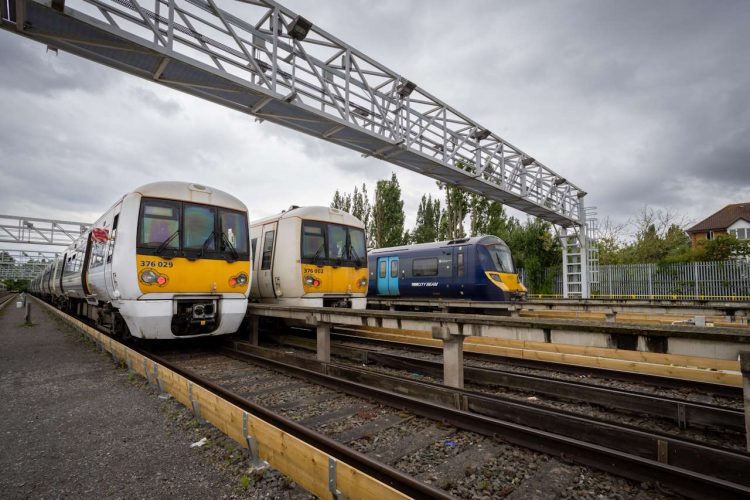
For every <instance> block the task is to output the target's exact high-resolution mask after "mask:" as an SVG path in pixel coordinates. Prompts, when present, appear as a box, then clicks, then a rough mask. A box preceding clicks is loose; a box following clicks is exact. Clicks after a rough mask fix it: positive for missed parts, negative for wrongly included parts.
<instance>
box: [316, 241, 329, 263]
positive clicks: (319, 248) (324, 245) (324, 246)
mask: <svg viewBox="0 0 750 500" xmlns="http://www.w3.org/2000/svg"><path fill="white" fill-rule="evenodd" d="M325 248H326V244H325V243H321V244H320V246H319V247H318V251H317V252H315V255H313V263H314V264H316V263H317V261H318V255H320V251H321V250H325ZM316 265H317V266H319V267H323V264H316Z"/></svg>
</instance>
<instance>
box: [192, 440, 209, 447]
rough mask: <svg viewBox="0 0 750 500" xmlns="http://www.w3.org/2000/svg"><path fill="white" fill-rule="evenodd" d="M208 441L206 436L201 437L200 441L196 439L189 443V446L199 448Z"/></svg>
mask: <svg viewBox="0 0 750 500" xmlns="http://www.w3.org/2000/svg"><path fill="white" fill-rule="evenodd" d="M206 443H208V438H203V439H201V440H200V441H196V442H195V443H193V444H191V445H190V447H191V448H200V447H201V446H203V445H204V444H206Z"/></svg>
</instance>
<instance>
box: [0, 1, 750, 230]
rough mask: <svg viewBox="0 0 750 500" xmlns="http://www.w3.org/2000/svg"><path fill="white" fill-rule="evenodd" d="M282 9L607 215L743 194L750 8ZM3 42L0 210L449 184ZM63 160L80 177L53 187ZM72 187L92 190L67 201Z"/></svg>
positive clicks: (704, 205) (453, 5)
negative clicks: (203, 187) (205, 193)
mask: <svg viewBox="0 0 750 500" xmlns="http://www.w3.org/2000/svg"><path fill="white" fill-rule="evenodd" d="M284 4H285V5H287V6H288V7H290V8H291V9H292V10H295V11H297V12H299V13H301V14H303V15H304V16H305V17H307V18H308V19H310V20H311V21H313V22H314V23H315V24H316V25H319V26H322V27H323V28H324V29H326V30H328V31H329V32H331V33H332V34H333V35H335V36H337V37H339V38H341V39H343V40H345V41H347V42H349V43H351V44H352V45H353V46H355V47H356V48H358V49H361V50H362V51H363V52H365V53H366V54H368V55H370V56H372V57H373V58H374V59H376V60H378V61H380V62H382V63H383V64H385V65H386V66H388V67H390V68H391V69H393V70H395V71H397V72H399V73H401V74H403V75H405V76H406V77H408V78H410V79H412V80H414V81H415V82H417V83H418V84H419V85H421V86H423V87H424V88H425V89H427V90H428V91H430V92H431V93H433V94H434V95H436V96H438V97H439V98H441V99H443V100H444V101H446V102H447V103H448V104H450V105H451V106H453V107H455V108H457V109H458V110H460V111H462V112H464V113H465V114H467V115H468V116H470V117H472V118H474V119H475V120H477V121H478V122H480V123H482V124H483V125H485V126H488V127H489V128H490V129H492V130H493V131H495V132H497V133H499V134H500V135H502V136H503V137H505V138H506V139H507V140H509V141H510V142H512V143H513V144H515V145H517V146H518V147H520V148H521V149H523V150H525V151H527V152H529V153H530V154H532V155H533V156H535V157H537V158H538V159H540V160H541V161H543V162H544V163H545V164H546V165H548V166H549V167H551V168H552V169H553V170H555V171H557V172H558V173H560V174H561V175H563V176H565V177H566V178H568V179H570V180H571V181H572V182H575V183H576V184H578V185H580V186H581V187H582V188H583V189H585V190H587V191H588V192H589V193H590V194H589V196H588V197H587V198H588V199H587V203H588V204H590V205H597V206H598V207H599V214H600V216H602V217H604V216H607V215H610V216H613V217H614V218H618V217H621V218H627V217H628V216H629V215H631V214H633V213H635V212H637V211H638V209H639V208H640V207H642V206H643V205H644V204H650V205H653V206H657V207H664V208H673V209H676V210H679V211H682V212H685V213H689V214H692V217H693V218H695V217H698V216H700V215H703V214H704V212H702V211H704V210H715V209H716V208H717V207H716V205H717V204H718V205H723V204H724V203H730V202H733V201H738V199H737V198H750V196H749V195H748V193H747V188H745V186H747V185H748V184H747V181H746V179H747V173H746V172H747V170H748V165H750V147H748V146H747V144H748V141H747V139H746V138H747V137H748V134H749V133H750V125H749V124H750V101H748V99H747V89H748V88H750V49H748V47H750V32H748V30H747V26H748V24H749V21H750V4H748V3H747V2H741V1H728V0H726V1H722V2H719V3H715V2H698V1H692V2H690V1H662V2H658V3H654V2H646V1H636V2H596V1H575V2H564V3H563V2H548V1H530V2H522V3H518V2H513V3H511V2H496V1H477V2H449V1H432V0H430V1H427V0H422V1H413V2H405V1H392V2H386V1H384V2H375V3H373V2H367V1H365V0H357V1H344V0H340V1H338V2H335V1H332V2H330V3H326V4H321V5H319V6H317V8H314V7H313V6H312V5H311V4H310V3H309V2H304V1H301V0H286V1H284ZM232 5H233V9H234V8H236V9H237V11H238V12H239V11H240V10H241V9H240V7H241V6H234V4H232ZM0 43H2V49H0V67H2V68H13V71H2V72H0V88H2V89H3V90H4V96H5V98H6V100H12V101H13V102H12V103H10V105H9V106H6V109H5V110H4V111H5V112H4V114H2V115H0V133H1V134H2V138H0V154H1V155H2V159H1V160H0V161H2V169H3V172H4V173H5V172H6V171H8V170H10V169H21V170H23V172H21V173H20V174H19V175H18V176H15V179H14V180H13V182H12V184H6V185H5V186H0V211H7V210H6V208H7V207H9V206H10V207H22V206H24V205H22V203H24V198H23V195H22V194H20V193H23V192H24V190H26V191H28V190H29V186H34V185H35V184H36V185H38V186H39V187H40V191H39V193H40V195H39V196H38V197H37V198H35V199H34V203H37V205H36V208H35V209H40V210H41V209H43V207H44V206H45V204H46V206H48V207H50V209H53V207H58V206H62V207H65V209H66V210H76V209H79V210H81V211H84V210H93V209H92V207H94V209H95V210H101V209H103V208H104V205H106V204H107V203H110V202H111V201H112V200H113V198H114V197H115V196H117V195H119V194H120V193H119V191H120V190H122V189H125V188H126V185H127V187H130V186H129V184H130V183H133V184H134V186H135V185H137V184H140V183H144V182H148V181H150V180H154V179H156V178H165V176H166V177H169V178H200V179H203V180H204V182H207V183H211V182H213V183H214V185H217V184H218V186H217V187H221V186H225V187H226V188H228V189H230V190H232V189H236V190H238V191H240V192H241V193H242V194H243V195H244V196H247V197H248V204H249V205H251V206H252V207H253V209H254V210H255V211H256V212H258V213H260V212H263V213H270V212H272V211H276V210H277V209H278V208H283V207H284V206H286V205H288V204H291V203H298V202H299V200H306V201H308V202H313V203H318V204H327V203H328V202H329V201H330V195H331V194H332V193H333V191H334V190H335V188H340V189H343V190H347V191H350V190H351V189H352V188H353V186H354V185H355V184H361V182H363V181H364V182H367V184H368V186H369V187H370V188H371V189H373V188H374V184H375V181H376V180H377V179H380V178H387V177H389V176H390V173H391V171H395V172H396V173H397V174H398V175H399V179H402V187H403V188H404V196H405V199H406V200H407V208H408V209H409V210H412V211H414V210H416V203H418V200H419V198H421V194H422V192H431V193H433V195H435V194H438V192H437V189H436V188H435V186H434V182H433V181H432V180H430V179H427V178H423V177H419V176H416V175H412V174H408V173H407V172H405V171H404V170H402V169H400V168H398V167H396V166H394V165H391V164H389V163H386V162H382V161H378V160H374V159H371V158H370V159H364V158H361V157H360V155H359V154H357V153H356V152H353V151H351V150H348V149H345V148H343V147H338V146H335V145H331V144H328V143H325V142H323V141H320V140H318V139H314V138H311V137H308V136H304V135H301V134H299V133H297V132H294V131H291V130H287V129H284V128H282V127H278V126H275V125H272V124H267V123H264V124H261V125H258V124H256V123H255V122H254V121H253V119H252V117H250V116H246V115H241V114H239V113H236V112H234V111H228V110H226V109H222V108H219V107H217V106H215V105H212V104H209V103H205V102H202V101H199V100H197V99H194V98H190V97H186V96H184V95H182V94H179V93H177V92H175V91H173V90H170V89H165V88H163V87H159V86H156V85H151V84H148V83H145V82H142V81H140V80H137V79H134V78H132V77H126V76H123V75H121V74H119V73H117V72H116V71H114V70H110V69H108V68H104V67H101V66H97V65H94V64H93V63H89V62H86V61H83V60H81V59H78V58H76V57H74V56H71V55H68V54H63V53H61V55H60V56H58V57H55V56H51V55H46V54H45V53H44V46H43V45H40V44H36V43H34V42H30V41H27V40H23V39H21V38H20V37H18V36H16V35H13V34H10V33H5V32H3V33H0ZM61 172H62V173H65V174H66V175H67V176H68V178H69V180H65V181H60V182H56V181H54V179H56V177H55V175H59V174H60V173H61ZM110 180H114V181H115V182H116V183H117V185H115V186H112V185H110V183H109V181H110ZM141 180H142V181H143V182H141ZM43 184H44V186H42V185H43ZM47 184H54V185H47ZM78 185H81V186H83V188H84V189H85V190H86V192H91V193H92V194H91V195H90V196H88V195H87V196H85V197H82V196H80V195H78V196H74V195H72V194H71V193H72V192H77V191H76V186H78ZM134 186H133V187H134ZM97 188H98V191H97ZM69 190H70V191H69ZM17 193H18V194H17ZM105 198H106V199H105ZM705 200H711V203H709V202H707V201H705ZM741 201H747V199H745V200H741ZM11 202H12V203H13V205H11V204H10V203H11ZM708 205H710V206H708ZM19 209H20V208H19Z"/></svg>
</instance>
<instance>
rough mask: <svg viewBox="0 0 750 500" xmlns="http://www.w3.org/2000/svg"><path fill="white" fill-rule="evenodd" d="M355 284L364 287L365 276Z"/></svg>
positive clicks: (365, 282) (365, 284)
mask: <svg viewBox="0 0 750 500" xmlns="http://www.w3.org/2000/svg"><path fill="white" fill-rule="evenodd" d="M357 284H358V285H359V287H360V288H364V287H366V286H367V278H362V279H361V280H359V283H357Z"/></svg>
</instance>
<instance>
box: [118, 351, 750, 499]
mask: <svg viewBox="0 0 750 500" xmlns="http://www.w3.org/2000/svg"><path fill="white" fill-rule="evenodd" d="M130 347H131V348H132V349H134V350H135V351H137V352H138V353H139V354H141V355H143V356H146V357H147V358H149V359H151V360H152V361H155V362H156V363H159V364H160V365H162V366H164V367H166V368H168V369H170V370H172V371H174V372H176V373H178V374H180V375H182V376H183V377H185V378H186V379H188V380H190V381H191V382H192V383H194V384H196V385H199V386H201V387H203V388H205V389H207V390H209V391H211V392H213V393H214V394H217V395H218V396H220V397H222V398H224V399H226V400H227V401H229V402H230V403H232V404H234V405H236V406H238V407H239V408H242V409H243V410H245V411H247V412H248V413H251V414H253V415H255V416H257V417H258V418H261V419H263V420H265V421H266V422H268V423H270V424H272V425H274V426H276V427H278V428H279V429H281V430H283V431H284V432H287V433H289V434H291V435H293V436H294V437H296V438H298V439H301V440H302V441H304V442H306V443H308V444H310V445H312V446H314V447H315V448H318V449H319V450H322V451H323V452H325V453H328V454H329V455H332V456H334V457H336V458H337V459H338V460H342V461H344V462H346V463H348V464H349V465H351V466H353V467H355V468H356V469H358V470H360V471H362V472H364V473H365V474H368V475H370V476H372V477H374V478H376V479H378V480H379V481H381V482H383V483H385V484H387V485H389V486H391V487H392V488H395V489H397V490H399V491H401V492H403V493H405V494H407V495H409V496H412V497H414V498H443V499H449V498H453V497H452V496H451V495H449V494H447V493H446V492H445V491H443V490H440V489H438V488H435V487H434V486H430V485H428V484H426V483H423V482H421V481H419V480H417V479H415V478H413V477H411V476H408V475H406V474H404V473H403V472H401V471H399V470H397V469H395V468H393V467H390V466H388V465H386V464H384V463H381V462H378V461H376V460H373V459H372V458H370V457H368V456H367V455H365V454H363V453H360V452H358V451H356V450H354V449H352V448H349V447H347V446H345V445H343V444H341V443H338V442H336V441H334V440H333V439H331V438H329V437H327V436H325V435H323V434H320V433H318V432H315V431H313V430H311V429H308V428H306V427H304V426H302V425H300V424H298V423H297V422H295V421H293V420H290V419H288V418H286V417H284V416H282V415H279V414H277V413H274V412H272V411H270V410H268V409H266V408H264V407H262V406H259V405H257V404H255V403H253V402H252V401H249V400H247V399H245V398H243V397H242V396H240V395H238V394H236V393H234V392H232V391H229V390H227V389H226V388H224V387H222V386H221V385H218V384H215V383H213V382H211V381H210V380H208V379H206V378H205V377H201V376H200V375H198V374H197V373H195V372H193V371H191V370H188V369H186V368H182V367H179V366H177V365H175V364H173V363H171V362H170V361H168V360H166V359H164V358H162V357H161V356H158V355H156V354H154V353H153V352H150V351H148V350H147V349H144V348H141V347H137V346H130ZM749 491H750V490H749Z"/></svg>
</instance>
